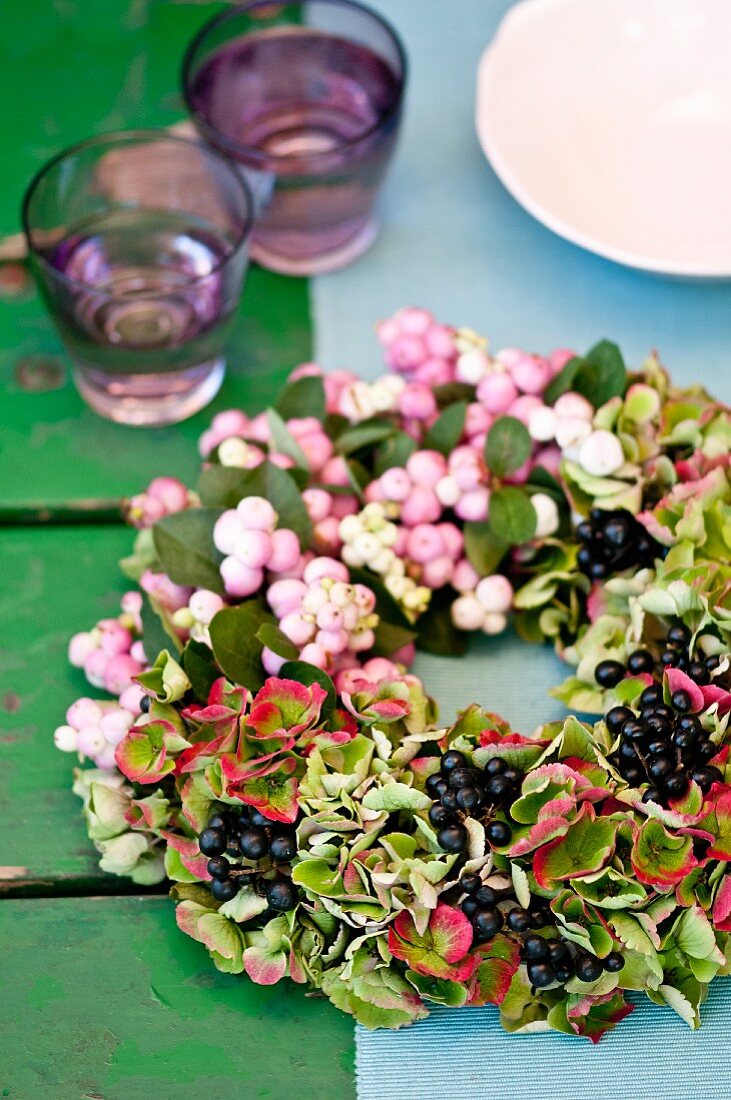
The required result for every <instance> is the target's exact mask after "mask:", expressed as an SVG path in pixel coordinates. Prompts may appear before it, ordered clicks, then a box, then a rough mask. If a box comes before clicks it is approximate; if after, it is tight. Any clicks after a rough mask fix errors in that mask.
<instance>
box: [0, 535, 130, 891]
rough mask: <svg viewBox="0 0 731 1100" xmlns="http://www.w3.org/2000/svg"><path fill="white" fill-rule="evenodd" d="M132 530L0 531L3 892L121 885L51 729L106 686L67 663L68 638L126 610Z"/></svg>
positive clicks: (68, 759)
mask: <svg viewBox="0 0 731 1100" xmlns="http://www.w3.org/2000/svg"><path fill="white" fill-rule="evenodd" d="M132 537H133V533H132V531H130V529H129V528H124V527H120V528H114V527H100V528H79V527H66V528H64V527H60V528H55V529H54V528H46V529H37V528H36V529H27V530H23V529H14V530H5V531H2V532H0V548H1V551H0V553H1V557H2V571H3V572H2V577H3V580H2V583H0V622H2V623H3V630H2V637H1V638H0V891H2V889H3V885H5V887H6V888H7V887H15V888H17V887H24V888H25V887H34V888H36V889H42V888H48V884H49V883H53V882H55V883H57V884H58V886H59V888H61V889H64V890H67V889H69V888H71V884H72V883H74V882H76V881H77V880H78V881H85V882H87V883H88V882H89V881H95V882H99V881H102V880H104V882H105V884H106V886H108V887H109V888H111V887H112V886H114V889H115V890H116V889H119V887H120V882H121V880H116V879H112V878H110V877H109V876H102V874H101V872H100V871H99V870H98V868H97V866H96V859H97V857H96V854H95V852H94V850H93V847H92V845H91V843H90V842H89V841H88V839H87V838H86V835H85V830H84V824H83V821H82V819H81V816H80V814H79V801H78V799H77V798H76V797H75V795H73V794H72V793H71V790H70V781H71V772H72V769H73V766H74V762H75V757H74V756H72V755H67V754H65V753H60V752H59V751H58V750H57V749H56V748H55V747H54V745H53V740H52V734H53V730H54V728H55V727H56V726H57V725H59V724H60V723H61V722H63V720H64V714H65V711H66V708H67V707H68V706H69V704H70V703H72V702H73V701H74V699H75V698H77V697H78V696H79V695H83V694H89V695H92V696H98V695H100V694H101V693H100V692H96V691H95V690H94V689H93V688H91V687H90V686H89V685H88V684H87V683H86V680H85V678H84V676H83V674H82V673H80V672H79V670H77V669H72V668H71V667H70V666H69V665H68V663H67V660H66V647H67V644H68V638H69V636H70V635H71V634H72V633H74V632H75V631H77V630H86V629H88V628H89V627H90V626H92V625H93V624H94V623H95V622H96V621H97V620H98V619H100V618H103V617H104V616H105V615H111V614H115V613H117V612H118V609H119V598H120V595H121V593H122V592H124V591H125V588H126V584H125V581H124V578H123V577H122V576H121V574H120V573H119V571H118V570H117V568H116V562H117V560H118V559H119V558H120V557H122V556H123V555H124V554H126V553H128V552H129V548H130V546H131V543H132ZM96 888H97V889H98V886H97V887H96Z"/></svg>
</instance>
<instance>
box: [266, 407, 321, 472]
mask: <svg viewBox="0 0 731 1100" xmlns="http://www.w3.org/2000/svg"><path fill="white" fill-rule="evenodd" d="M267 423H268V424H269V432H270V435H271V449H272V450H273V451H277V452H278V453H279V454H283V455H289V457H290V458H291V459H293V460H294V462H295V464H296V465H297V466H299V467H300V469H302V470H309V468H310V464H309V462H308V461H307V459H306V458H305V453H304V451H303V450H302V448H301V447H300V445H299V443H298V442H297V440H296V439H295V438H294V436H293V435H292V433H291V432H290V430H289V428H288V427H287V425H286V424H285V423H284V421H283V420H282V418H281V416H280V415H279V413H278V412H277V410H276V409H267Z"/></svg>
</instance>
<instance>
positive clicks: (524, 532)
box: [490, 486, 538, 546]
mask: <svg viewBox="0 0 731 1100" xmlns="http://www.w3.org/2000/svg"><path fill="white" fill-rule="evenodd" d="M537 523H538V518H537V516H536V510H535V508H534V507H533V505H532V504H531V502H530V498H529V497H528V495H527V493H525V492H524V491H523V490H522V489H518V488H516V487H514V486H507V487H506V488H504V489H496V490H495V491H494V492H493V493H492V495H491V497H490V526H491V528H492V530H493V532H494V533H495V534H496V535H497V537H498V538H500V539H503V540H504V541H505V542H507V543H508V544H509V545H511V546H518V545H520V544H521V543H523V542H528V541H529V540H530V539H532V538H533V536H534V535H535V533H536V524H537Z"/></svg>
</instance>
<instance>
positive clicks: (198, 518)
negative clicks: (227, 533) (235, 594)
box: [152, 505, 304, 594]
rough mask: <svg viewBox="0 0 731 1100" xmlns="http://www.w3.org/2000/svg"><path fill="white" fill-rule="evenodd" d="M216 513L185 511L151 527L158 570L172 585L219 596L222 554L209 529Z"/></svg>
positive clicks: (211, 529)
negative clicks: (160, 569) (205, 590)
mask: <svg viewBox="0 0 731 1100" xmlns="http://www.w3.org/2000/svg"><path fill="white" fill-rule="evenodd" d="M303 507H304V505H303ZM220 514H221V513H220V512H219V511H218V510H217V509H214V508H189V509H188V510H187V511H185V512H174V513H173V514H172V515H170V516H165V517H164V518H163V519H161V520H160V521H159V522H158V523H156V524H155V526H154V527H153V529H152V537H153V540H154V543H155V553H156V554H157V557H158V560H159V562H160V565H161V567H162V571H163V572H164V573H167V575H168V576H169V577H170V580H171V581H173V582H174V583H175V584H182V585H189V586H191V587H193V588H208V589H210V591H211V592H218V593H219V594H221V593H223V590H224V589H223V581H222V580H221V574H220V572H219V566H220V563H221V561H222V560H223V555H222V554H219V552H218V550H216V547H215V546H214V545H213V527H214V525H215V523H216V520H217V519H218V517H219V516H220Z"/></svg>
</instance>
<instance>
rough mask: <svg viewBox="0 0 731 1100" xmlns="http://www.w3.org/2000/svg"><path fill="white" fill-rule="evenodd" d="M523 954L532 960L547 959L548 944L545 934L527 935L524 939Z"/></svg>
mask: <svg viewBox="0 0 731 1100" xmlns="http://www.w3.org/2000/svg"><path fill="white" fill-rule="evenodd" d="M523 954H524V955H525V957H526V959H530V960H536V961H537V960H539V959H547V958H548V944H547V943H546V941H545V940H544V938H543V936H526V938H525V940H524V941H523Z"/></svg>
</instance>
